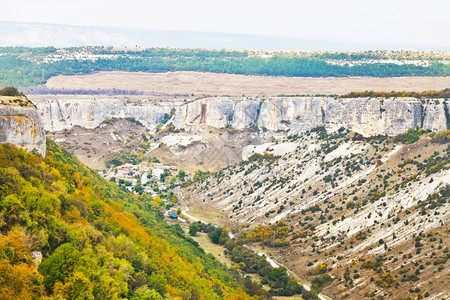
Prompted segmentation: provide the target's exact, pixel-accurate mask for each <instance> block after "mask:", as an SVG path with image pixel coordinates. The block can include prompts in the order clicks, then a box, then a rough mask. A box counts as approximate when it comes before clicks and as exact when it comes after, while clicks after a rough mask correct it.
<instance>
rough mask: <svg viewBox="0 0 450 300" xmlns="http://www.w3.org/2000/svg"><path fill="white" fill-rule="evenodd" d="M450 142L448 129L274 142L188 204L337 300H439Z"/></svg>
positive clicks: (198, 188) (205, 181)
mask: <svg viewBox="0 0 450 300" xmlns="http://www.w3.org/2000/svg"><path fill="white" fill-rule="evenodd" d="M449 142H450V139H449V131H448V130H447V131H443V132H440V133H437V134H436V133H430V132H426V131H423V130H422V129H419V130H418V131H414V130H408V131H407V132H405V133H403V134H401V135H398V136H396V137H387V136H374V137H368V138H364V137H363V136H362V135H360V134H357V133H353V132H349V131H347V130H345V129H344V128H341V129H339V130H338V131H336V132H334V133H327V132H326V131H325V130H324V128H323V127H318V128H314V129H312V130H310V131H306V132H303V133H299V134H292V135H287V136H283V135H280V136H279V137H278V139H276V141H274V142H272V143H266V144H262V145H249V146H247V147H245V148H244V149H243V158H244V160H243V161H241V162H240V163H237V164H235V165H232V166H229V167H227V168H224V169H222V170H221V171H219V172H216V173H214V174H212V175H210V176H205V177H203V178H201V180H199V181H198V182H196V183H195V184H193V185H191V186H188V187H186V188H185V189H184V201H185V202H186V204H187V205H188V206H189V214H191V215H193V216H195V217H198V218H200V219H202V220H205V221H209V222H213V223H215V224H221V225H222V226H227V227H228V228H231V230H232V232H233V233H234V234H235V235H236V236H238V239H239V240H241V241H242V242H244V243H247V244H248V245H250V246H251V247H253V248H257V249H261V248H262V249H264V252H265V253H269V254H270V255H271V257H272V258H273V259H274V260H275V261H277V262H279V263H282V264H284V265H286V266H287V267H288V268H289V269H291V270H292V271H294V272H295V273H296V274H297V275H299V276H300V277H302V278H305V279H307V280H308V281H310V282H313V283H314V285H313V287H314V288H315V289H318V290H322V292H323V293H324V294H326V295H327V296H330V297H331V298H333V299H335V298H336V299H344V298H348V299H363V298H369V299H370V298H372V297H378V298H380V297H381V298H380V299H382V298H385V299H405V298H407V297H408V296H411V297H413V298H417V297H419V298H420V297H423V296H429V298H427V299H445V298H448V297H449V296H450V294H449V291H448V288H447V286H448V276H449V274H448V268H449V261H448V258H449V256H450V254H449V252H448V251H449V249H448V245H449V244H450V236H449V229H450V228H449V223H448V221H449V213H450V210H449V208H450V207H449V201H450V194H449V193H450V169H449V168H450V144H449ZM326 274H328V275H326ZM325 275H326V276H325ZM324 276H325V277H326V278H324ZM330 281H331V282H330Z"/></svg>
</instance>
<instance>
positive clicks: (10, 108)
mask: <svg viewBox="0 0 450 300" xmlns="http://www.w3.org/2000/svg"><path fill="white" fill-rule="evenodd" d="M0 143H12V144H15V145H17V146H19V147H22V148H24V149H25V150H26V151H33V150H36V151H37V152H38V153H39V154H41V155H43V156H44V155H45V148H46V144H45V132H44V127H43V126H42V123H41V120H40V118H39V113H38V111H37V109H36V107H35V106H34V105H33V103H32V102H31V101H29V100H28V99H25V98H21V97H5V96H1V97H0Z"/></svg>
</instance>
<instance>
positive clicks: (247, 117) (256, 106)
mask: <svg viewBox="0 0 450 300" xmlns="http://www.w3.org/2000/svg"><path fill="white" fill-rule="evenodd" d="M37 106H38V108H39V110H40V112H41V116H42V119H43V122H44V126H45V129H46V130H48V131H61V130H64V129H69V128H71V127H73V126H75V125H79V126H82V127H85V128H94V127H97V126H98V125H99V124H100V123H101V122H102V121H104V120H105V119H107V118H112V117H116V118H125V117H133V118H135V119H136V120H138V121H140V122H141V123H142V124H143V125H144V126H146V127H147V128H149V129H151V130H153V129H155V127H156V126H157V125H158V124H159V123H160V122H161V121H162V120H163V119H164V118H166V117H167V116H168V115H170V114H171V111H172V109H175V115H174V117H173V118H172V122H173V124H174V126H175V127H177V128H190V127H192V126H212V127H217V128H224V127H227V128H234V129H246V128H250V127H253V128H255V127H258V128H259V129H261V130H269V131H289V132H290V133H295V132H301V131H305V130H309V129H311V128H314V127H318V126H324V127H325V128H326V129H327V130H328V131H335V130H338V129H339V128H346V129H349V130H352V131H355V132H358V133H360V134H363V135H364V136H370V135H377V134H382V135H397V134H400V133H402V132H404V131H406V130H407V129H409V128H414V129H416V128H418V127H422V128H424V129H430V130H433V131H442V130H445V129H447V120H446V113H445V105H444V100H442V99H439V100H422V101H421V100H418V99H414V98H397V99H380V98H372V99H370V98H348V99H335V98H331V97H275V98H269V99H259V98H233V97H212V98H203V99H199V100H194V101H191V102H188V103H180V102H178V103H176V102H172V103H169V104H160V103H153V104H145V105H138V104H136V103H124V102H123V101H121V100H119V99H83V100H80V99H75V100H70V99H64V100H61V99H59V100H58V99H53V100H46V101H41V102H38V103H37Z"/></svg>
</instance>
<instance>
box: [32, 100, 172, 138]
mask: <svg viewBox="0 0 450 300" xmlns="http://www.w3.org/2000/svg"><path fill="white" fill-rule="evenodd" d="M35 103H36V106H37V107H38V109H39V111H40V114H41V118H42V121H43V123H44V127H45V130H47V131H52V132H55V131H61V130H65V129H70V128H72V127H74V126H77V125H78V126H81V127H84V128H95V127H97V126H98V125H100V123H101V122H103V121H104V120H106V119H108V118H127V117H132V118H135V119H136V120H137V121H139V122H141V123H142V124H143V125H144V126H146V127H147V128H150V129H154V128H155V126H156V125H158V124H159V123H161V121H162V120H163V119H164V117H165V116H168V115H169V114H170V112H171V109H172V107H171V106H170V105H157V104H143V105H139V104H138V103H128V104H127V103H125V102H124V101H122V100H120V99H107V98H104V99H95V98H92V99H47V100H43V101H36V102H35Z"/></svg>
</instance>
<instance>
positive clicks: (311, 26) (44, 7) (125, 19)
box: [0, 0, 450, 47]
mask: <svg viewBox="0 0 450 300" xmlns="http://www.w3.org/2000/svg"><path fill="white" fill-rule="evenodd" d="M7 12H8V13H7V14H6V13H3V14H1V16H0V20H2V21H20V22H38V23H54V24H67V25H82V26H106V27H125V28H141V29H150V30H181V31H202V32H205V31H206V32H225V33H244V34H260V35H269V36H281V37H291V38H302V39H313V40H331V41H344V42H357V43H389V44H409V45H432V46H444V47H449V46H450V18H449V17H448V16H449V13H450V1H449V0H422V1H419V0H377V1H372V0H314V1H310V0H308V1H305V0H271V1H266V0H259V1H253V0H251V1H245V0H227V1H214V0H160V1H154V0H147V1H144V0H127V1H113V0H76V1H66V0H39V1H36V0H14V1H9V2H8V9H7Z"/></svg>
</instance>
